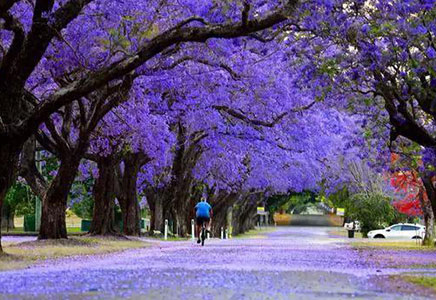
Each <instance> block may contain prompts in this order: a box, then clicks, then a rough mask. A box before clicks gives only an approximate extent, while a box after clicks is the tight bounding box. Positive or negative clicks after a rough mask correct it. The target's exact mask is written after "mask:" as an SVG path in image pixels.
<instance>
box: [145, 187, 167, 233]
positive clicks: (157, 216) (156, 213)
mask: <svg viewBox="0 0 436 300" xmlns="http://www.w3.org/2000/svg"><path fill="white" fill-rule="evenodd" d="M146 195H147V202H148V205H149V206H150V212H151V218H150V232H151V233H153V231H155V230H156V231H160V232H163V230H164V209H163V206H164V199H163V190H162V189H153V188H150V189H148V190H147V191H146Z"/></svg>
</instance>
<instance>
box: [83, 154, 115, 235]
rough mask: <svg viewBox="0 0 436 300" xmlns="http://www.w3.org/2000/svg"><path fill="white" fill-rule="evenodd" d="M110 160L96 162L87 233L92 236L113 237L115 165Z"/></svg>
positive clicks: (113, 161)
mask: <svg viewBox="0 0 436 300" xmlns="http://www.w3.org/2000/svg"><path fill="white" fill-rule="evenodd" d="M116 163H117V162H116V161H115V160H114V159H113V158H111V157H108V158H101V159H99V160H98V162H97V165H98V178H97V180H96V182H95V185H94V190H93V195H94V209H93V214H92V223H91V228H90V230H89V233H90V234H92V235H115V234H117V231H116V230H115V224H114V223H115V221H114V208H115V190H114V186H115V180H116V177H115V164H116Z"/></svg>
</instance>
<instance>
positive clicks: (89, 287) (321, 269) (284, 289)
mask: <svg viewBox="0 0 436 300" xmlns="http://www.w3.org/2000/svg"><path fill="white" fill-rule="evenodd" d="M399 272H401V270H399V269H396V268H381V267H380V265H379V264H375V263H371V262H368V260H366V259H364V258H363V257H362V255H360V254H359V252H358V251H356V250H353V249H352V248H351V247H349V245H348V241H347V240H346V239H342V238H334V237H330V236H329V235H328V228H325V227H295V226H293V227H283V228H279V229H278V230H277V231H274V232H270V233H265V234H261V235H259V236H256V237H250V238H243V239H238V238H236V239H231V240H224V241H223V240H208V241H206V246H205V247H200V246H198V245H197V244H196V243H194V242H191V241H188V242H156V241H155V242H154V244H153V246H152V247H150V248H145V249H139V250H130V251H126V252H123V253H118V254H111V255H106V256H93V257H80V258H67V259H59V260H55V261H50V262H46V263H44V264H41V265H37V266H34V267H32V268H30V269H26V270H19V271H8V272H2V273H0V299H8V298H11V299H12V298H13V299H19V298H23V299H24V298H25V299H28V298H33V297H45V298H55V299H57V298H66V297H68V298H72V299H82V298H93V299H95V298H104V299H110V298H119V297H129V298H133V299H136V298H145V299H171V298H182V299H185V298H186V299H241V298H242V299H341V298H344V299H348V298H354V299H420V297H419V296H417V295H413V294H407V293H402V294H400V293H395V292H387V291H386V289H384V288H382V287H381V286H383V285H377V286H376V285H375V283H377V278H380V279H381V278H385V276H387V275H392V274H397V273H399ZM422 299H424V298H423V297H422Z"/></svg>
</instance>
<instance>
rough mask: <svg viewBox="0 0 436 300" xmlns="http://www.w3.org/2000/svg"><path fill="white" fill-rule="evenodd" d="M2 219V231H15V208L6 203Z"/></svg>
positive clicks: (2, 211)
mask: <svg viewBox="0 0 436 300" xmlns="http://www.w3.org/2000/svg"><path fill="white" fill-rule="evenodd" d="M1 214H2V218H1V229H2V230H6V231H9V230H10V229H14V215H15V212H14V210H13V208H12V207H11V206H10V205H9V204H6V203H4V204H3V208H2V210H1Z"/></svg>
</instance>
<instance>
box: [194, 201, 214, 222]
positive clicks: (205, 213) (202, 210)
mask: <svg viewBox="0 0 436 300" xmlns="http://www.w3.org/2000/svg"><path fill="white" fill-rule="evenodd" d="M195 209H196V212H197V214H196V215H197V217H201V218H210V210H211V209H212V206H210V205H209V203H207V202H198V203H197V205H196V206H195Z"/></svg>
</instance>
